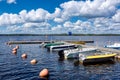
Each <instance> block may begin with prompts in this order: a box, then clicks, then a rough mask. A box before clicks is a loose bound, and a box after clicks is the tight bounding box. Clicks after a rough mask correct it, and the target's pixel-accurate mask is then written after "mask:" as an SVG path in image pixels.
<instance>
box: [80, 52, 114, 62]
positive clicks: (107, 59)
mask: <svg viewBox="0 0 120 80" xmlns="http://www.w3.org/2000/svg"><path fill="white" fill-rule="evenodd" d="M115 55H116V54H110V55H102V56H101V57H99V58H98V57H96V58H95V56H92V57H94V58H85V59H83V60H81V62H82V63H83V64H98V63H105V62H114V61H115ZM103 56H104V57H103Z"/></svg>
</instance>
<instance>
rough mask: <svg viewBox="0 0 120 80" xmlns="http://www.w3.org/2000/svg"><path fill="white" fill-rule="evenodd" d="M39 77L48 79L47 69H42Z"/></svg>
mask: <svg viewBox="0 0 120 80" xmlns="http://www.w3.org/2000/svg"><path fill="white" fill-rule="evenodd" d="M39 77H41V78H48V77H49V71H48V69H43V70H42V71H41V72H40V73H39Z"/></svg>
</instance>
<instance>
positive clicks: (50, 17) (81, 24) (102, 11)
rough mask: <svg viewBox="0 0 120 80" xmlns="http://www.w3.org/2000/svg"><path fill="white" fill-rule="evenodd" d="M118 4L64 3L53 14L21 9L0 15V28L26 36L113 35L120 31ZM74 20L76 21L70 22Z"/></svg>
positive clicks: (107, 0) (96, 0)
mask: <svg viewBox="0 0 120 80" xmlns="http://www.w3.org/2000/svg"><path fill="white" fill-rule="evenodd" d="M0 1H1V0H0ZM8 3H16V0H8ZM119 5H120V0H93V1H90V0H86V1H68V2H65V3H62V4H61V5H60V7H59V8H55V11H54V12H53V13H49V12H48V11H47V10H44V9H42V8H38V9H36V10H35V9H32V10H30V11H27V10H22V11H20V12H19V13H18V14H8V13H3V14H1V15H0V27H5V29H6V31H8V32H10V31H11V32H12V31H13V32H26V33H27V32H30V33H39V32H40V31H42V32H43V33H44V30H46V31H51V32H56V33H63V32H68V31H73V32H75V33H107V32H111V33H115V31H118V32H119V29H120V28H119V26H120V18H119V17H120V10H118V9H117V6H119ZM74 17H78V18H77V19H78V20H77V19H76V21H74V22H73V21H72V18H74ZM81 17H82V18H83V17H85V18H86V20H85V21H84V20H82V19H81ZM113 30H115V31H113Z"/></svg>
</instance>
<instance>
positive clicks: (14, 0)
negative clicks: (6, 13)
mask: <svg viewBox="0 0 120 80" xmlns="http://www.w3.org/2000/svg"><path fill="white" fill-rule="evenodd" d="M7 3H8V4H12V3H14V4H16V0H7Z"/></svg>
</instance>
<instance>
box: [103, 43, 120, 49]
mask: <svg viewBox="0 0 120 80" xmlns="http://www.w3.org/2000/svg"><path fill="white" fill-rule="evenodd" d="M104 47H105V48H113V49H120V43H114V44H113V45H106V46H104Z"/></svg>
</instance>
